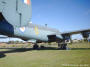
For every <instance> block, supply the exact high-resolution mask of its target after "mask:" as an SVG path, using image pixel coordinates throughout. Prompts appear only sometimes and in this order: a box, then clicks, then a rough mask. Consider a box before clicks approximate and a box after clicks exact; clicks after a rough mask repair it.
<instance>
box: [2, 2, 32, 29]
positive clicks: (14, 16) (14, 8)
mask: <svg viewBox="0 0 90 67" xmlns="http://www.w3.org/2000/svg"><path fill="white" fill-rule="evenodd" d="M1 3H4V6H3V7H2V8H3V10H2V11H1V12H2V15H3V16H4V17H5V19H6V20H7V21H8V22H9V23H10V24H12V25H13V26H17V27H20V26H26V25H27V24H28V22H30V21H31V17H32V15H31V11H32V9H31V1H30V0H2V2H1ZM0 8H1V7H0Z"/></svg>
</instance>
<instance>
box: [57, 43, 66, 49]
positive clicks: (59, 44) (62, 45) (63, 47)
mask: <svg viewBox="0 0 90 67" xmlns="http://www.w3.org/2000/svg"><path fill="white" fill-rule="evenodd" d="M58 48H59V49H61V50H66V49H67V44H66V43H58Z"/></svg>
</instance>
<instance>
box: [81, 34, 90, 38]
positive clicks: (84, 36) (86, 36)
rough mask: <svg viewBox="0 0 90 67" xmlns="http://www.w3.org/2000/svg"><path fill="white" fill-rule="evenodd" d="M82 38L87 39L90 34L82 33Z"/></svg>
mask: <svg viewBox="0 0 90 67" xmlns="http://www.w3.org/2000/svg"><path fill="white" fill-rule="evenodd" d="M81 34H82V36H83V38H85V39H87V38H88V37H89V34H90V32H82V33H81Z"/></svg>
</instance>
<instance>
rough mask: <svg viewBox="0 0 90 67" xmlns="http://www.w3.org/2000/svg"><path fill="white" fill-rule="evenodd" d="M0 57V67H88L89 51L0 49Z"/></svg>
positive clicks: (89, 64)
mask: <svg viewBox="0 0 90 67" xmlns="http://www.w3.org/2000/svg"><path fill="white" fill-rule="evenodd" d="M77 45H80V43H79V44H77ZM88 45H90V44H88ZM70 47H71V45H70ZM80 48H81V47H80ZM0 55H1V57H0V67H90V49H78V50H57V49H44V50H42V49H40V50H32V49H29V48H26V49H24V48H23V49H0Z"/></svg>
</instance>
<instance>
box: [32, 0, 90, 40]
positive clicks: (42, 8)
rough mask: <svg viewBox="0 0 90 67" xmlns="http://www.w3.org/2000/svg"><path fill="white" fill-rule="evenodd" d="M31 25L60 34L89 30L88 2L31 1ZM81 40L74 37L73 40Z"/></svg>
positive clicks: (89, 12) (72, 0)
mask: <svg viewBox="0 0 90 67" xmlns="http://www.w3.org/2000/svg"><path fill="white" fill-rule="evenodd" d="M31 3H32V23H33V24H38V25H43V26H44V25H45V24H47V25H48V27H51V28H56V29H58V30H59V31H60V32H67V31H76V30H82V29H88V28H89V29H90V0H31ZM77 37H78V38H81V37H82V36H81V35H80V34H79V35H76V36H74V37H73V38H77Z"/></svg>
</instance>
